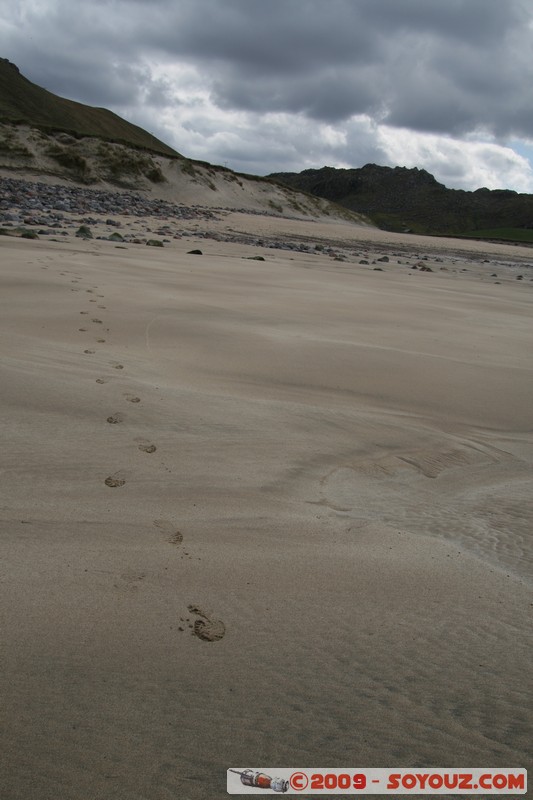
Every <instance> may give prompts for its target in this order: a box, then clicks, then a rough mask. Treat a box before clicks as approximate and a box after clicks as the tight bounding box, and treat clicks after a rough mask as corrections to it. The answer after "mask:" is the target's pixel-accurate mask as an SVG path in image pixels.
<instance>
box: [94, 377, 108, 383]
mask: <svg viewBox="0 0 533 800" xmlns="http://www.w3.org/2000/svg"><path fill="white" fill-rule="evenodd" d="M96 383H107V381H106V380H105V378H97V379H96Z"/></svg>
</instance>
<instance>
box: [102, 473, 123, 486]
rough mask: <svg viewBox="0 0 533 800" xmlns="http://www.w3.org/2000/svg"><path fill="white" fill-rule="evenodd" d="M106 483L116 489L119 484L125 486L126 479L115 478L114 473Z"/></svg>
mask: <svg viewBox="0 0 533 800" xmlns="http://www.w3.org/2000/svg"><path fill="white" fill-rule="evenodd" d="M104 483H105V485H106V486H109V487H110V488H111V489H116V488H117V487H118V486H124V484H125V483H126V481H125V480H123V479H122V478H114V477H113V475H110V476H109V477H108V478H106V479H105V481H104Z"/></svg>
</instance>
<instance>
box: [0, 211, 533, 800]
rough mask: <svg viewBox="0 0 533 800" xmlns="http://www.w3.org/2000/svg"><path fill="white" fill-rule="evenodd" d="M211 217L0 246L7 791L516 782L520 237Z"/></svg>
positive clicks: (527, 724)
mask: <svg viewBox="0 0 533 800" xmlns="http://www.w3.org/2000/svg"><path fill="white" fill-rule="evenodd" d="M148 222H149V221H148ZM147 224H148V223H147ZM212 227H213V230H218V231H222V230H225V229H230V228H231V230H233V231H241V232H248V233H254V234H256V235H261V236H263V235H264V236H266V237H269V236H270V237H276V238H278V239H279V238H283V237H289V236H292V237H302V240H305V241H309V242H317V243H321V244H323V243H325V242H331V243H332V247H334V248H335V251H336V253H337V257H338V258H340V257H342V258H344V260H342V261H341V260H337V261H336V260H335V258H334V257H332V256H331V255H328V254H327V253H326V252H322V251H319V250H317V251H315V252H308V253H298V252H293V251H284V250H280V249H272V248H268V247H267V246H265V247H264V248H257V247H249V246H246V245H243V244H239V243H232V242H217V241H213V240H202V242H201V244H200V246H201V249H202V251H203V256H201V257H200V256H194V255H189V254H188V253H187V250H189V249H190V248H191V244H195V241H194V237H192V238H189V239H187V240H185V239H184V240H176V241H172V243H171V244H169V245H168V246H167V247H165V248H161V249H156V248H146V247H143V246H128V247H127V248H126V249H116V248H115V247H114V245H113V244H112V243H110V242H103V241H96V240H94V241H90V242H82V241H79V240H76V239H74V238H70V239H67V240H66V241H65V242H61V243H59V242H52V241H38V242H32V241H25V240H20V239H11V238H10V239H7V238H2V239H0V265H1V268H0V288H1V293H0V306H1V308H0V313H1V316H0V318H1V320H2V337H1V338H0V354H1V363H2V380H1V387H0V403H1V408H2V419H3V436H2V438H3V448H2V511H1V520H2V537H1V543H2V560H3V564H4V570H3V587H2V588H3V601H2V608H3V611H4V634H3V648H2V649H3V661H4V667H3V678H4V692H5V696H4V700H3V711H4V725H3V729H4V732H5V739H4V741H3V743H2V752H3V765H2V775H1V777H0V786H1V787H2V797H5V798H6V800H19V798H20V800H22V798H24V800H28V799H29V798H35V800H48V798H50V799H51V798H54V800H55V799H56V798H59V797H61V798H64V799H65V800H67V799H68V800H70V799H71V798H72V800H86V798H88V797H94V798H110V797H113V798H117V799H118V798H124V799H125V798H128V800H132V799H133V798H139V800H140V799H141V798H146V799H148V798H150V800H158V799H159V798H160V799H161V800H163V799H165V800H166V798H171V797H172V798H174V797H180V798H191V800H196V799H197V798H207V797H209V798H218V797H220V798H222V797H224V796H226V793H225V786H226V784H225V780H226V769H227V767H230V766H235V765H238V764H243V763H244V764H249V765H250V766H254V767H266V766H268V765H284V766H300V767H301V766H325V765H326V766H353V767H355V766H364V767H371V766H375V767H388V766H401V767H406V766H424V765H425V766H476V767H480V766H487V767H497V766H504V767H512V766H521V767H526V768H527V767H528V766H529V764H528V761H530V760H531V737H532V711H533V709H532V707H531V692H530V686H531V626H530V619H531V611H532V602H531V600H532V598H531V582H532V538H531V530H532V525H531V521H532V517H533V513H532V511H533V508H532V502H531V498H532V496H533V494H532V491H531V489H532V470H531V467H532V461H533V418H532V403H531V397H532V390H533V374H532V364H531V352H532V345H533V329H532V326H531V310H532V300H533V283H532V282H531V279H532V278H533V271H532V270H531V267H530V266H528V264H531V263H532V261H533V259H532V260H531V261H529V260H528V259H530V258H531V251H528V250H527V249H525V248H513V247H508V246H504V245H481V244H479V243H475V244H472V245H469V244H465V243H458V242H454V241H451V240H450V241H444V240H425V239H421V238H415V237H401V236H396V237H394V236H392V235H391V234H383V233H382V232H379V231H372V230H371V229H368V228H355V227H354V226H350V225H347V224H346V225H342V224H341V223H338V224H333V223H329V224H328V223H325V222H324V223H320V222H314V223H311V222H309V223H303V222H297V221H295V220H291V221H283V220H282V221H280V220H273V219H272V218H268V217H257V216H248V215H245V214H233V215H228V216H225V217H224V219H223V220H222V221H221V222H218V223H212ZM199 243H200V242H199ZM384 253H387V254H388V255H389V258H390V261H389V262H377V260H376V259H377V258H378V257H382V256H383V254H384ZM258 254H261V255H262V256H263V257H264V258H265V261H264V262H260V261H254V260H249V257H250V256H255V255H258ZM421 258H425V259H426V260H425V261H424V263H425V264H427V265H429V266H430V267H431V268H432V270H433V271H432V273H423V272H421V271H420V270H419V269H417V270H415V269H413V267H414V266H416V265H417V263H419V259H421ZM361 260H366V261H368V265H364V264H360V263H359V262H360V261H361ZM376 266H379V268H380V269H383V271H382V272H379V271H375V267H376ZM495 273H496V274H497V277H494V274H495ZM519 274H520V275H522V276H523V279H522V280H520V281H518V280H517V276H518V275H519Z"/></svg>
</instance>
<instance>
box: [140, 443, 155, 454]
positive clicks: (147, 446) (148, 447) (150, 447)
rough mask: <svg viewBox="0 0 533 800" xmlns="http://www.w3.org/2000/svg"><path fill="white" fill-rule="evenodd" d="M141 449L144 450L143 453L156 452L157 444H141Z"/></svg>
mask: <svg viewBox="0 0 533 800" xmlns="http://www.w3.org/2000/svg"><path fill="white" fill-rule="evenodd" d="M139 450H142V452H143V453H155V451H156V450H157V447H156V446H155V444H140V445H139Z"/></svg>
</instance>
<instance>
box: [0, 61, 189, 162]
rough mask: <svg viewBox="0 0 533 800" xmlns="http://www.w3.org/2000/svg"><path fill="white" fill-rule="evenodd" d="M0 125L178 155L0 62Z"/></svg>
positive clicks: (152, 138) (128, 125) (123, 122)
mask: <svg viewBox="0 0 533 800" xmlns="http://www.w3.org/2000/svg"><path fill="white" fill-rule="evenodd" d="M0 121H3V122H14V123H26V124H28V125H31V126H32V127H34V128H39V129H41V130H44V131H47V132H48V131H63V132H66V133H69V134H71V135H72V136H75V137H82V136H96V137H98V138H100V139H105V140H107V141H111V142H120V143H122V144H127V145H130V146H132V147H135V148H139V149H142V150H147V151H149V152H151V153H157V154H159V155H165V156H167V157H170V158H172V157H176V156H178V155H179V154H178V153H177V152H176V151H175V150H173V149H172V148H171V147H169V146H168V145H166V144H164V142H161V141H159V139H156V137H155V136H152V135H151V134H150V133H147V132H146V131H145V130H143V129H142V128H139V127H138V126H137V125H132V123H130V122H127V121H126V120H124V119H122V118H121V117H119V116H117V114H113V112H112V111H108V110H107V109H105V108H93V107H91V106H86V105H83V104H82V103H76V102H74V101H73V100H66V99H65V98H63V97H58V96H57V95H55V94H52V93H51V92H48V91H47V90H46V89H42V88H41V87H40V86H37V85H36V84H35V83H32V82H31V81H29V80H28V79H27V78H25V77H24V76H23V75H21V74H20V71H19V69H18V67H16V66H15V65H14V64H12V63H11V62H10V61H8V60H7V59H5V58H2V59H0Z"/></svg>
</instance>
